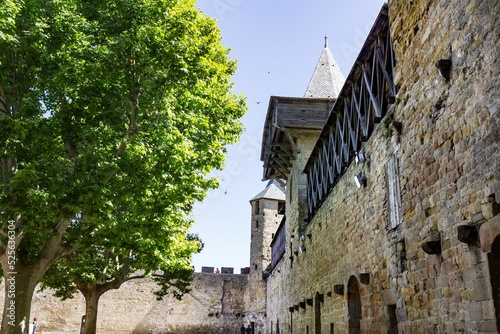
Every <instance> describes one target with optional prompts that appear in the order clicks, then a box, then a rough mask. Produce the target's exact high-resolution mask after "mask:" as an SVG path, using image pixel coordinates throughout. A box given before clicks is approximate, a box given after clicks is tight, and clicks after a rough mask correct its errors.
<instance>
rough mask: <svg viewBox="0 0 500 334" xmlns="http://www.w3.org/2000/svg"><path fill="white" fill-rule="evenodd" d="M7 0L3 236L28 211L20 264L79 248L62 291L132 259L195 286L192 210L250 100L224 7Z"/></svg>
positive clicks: (1, 113)
mask: <svg viewBox="0 0 500 334" xmlns="http://www.w3.org/2000/svg"><path fill="white" fill-rule="evenodd" d="M0 4H5V7H4V8H5V10H2V12H3V14H4V17H2V18H0V158H1V161H2V170H3V173H2V183H1V184H0V188H1V189H0V190H1V191H0V222H1V224H2V225H1V230H0V235H2V237H1V239H0V248H2V247H3V249H4V248H5V245H6V242H7V239H6V237H5V233H4V232H5V231H6V229H7V221H8V220H11V219H15V220H16V236H17V238H18V241H19V244H18V245H17V255H18V259H19V263H20V265H27V266H29V265H34V264H36V263H37V262H38V261H40V260H41V259H42V258H44V257H47V256H52V257H53V260H56V259H57V258H58V257H59V256H61V255H67V256H66V257H65V258H64V259H63V260H61V262H59V263H58V264H57V266H56V267H54V270H55V272H57V277H54V276H51V277H50V278H49V279H48V281H47V282H49V281H50V280H52V281H50V282H52V283H53V284H52V283H50V284H51V285H54V286H59V287H60V288H61V289H60V295H61V296H63V297H69V295H70V294H71V293H72V292H73V291H74V285H73V286H71V285H66V284H63V283H64V279H63V278H66V279H67V280H69V279H70V278H71V280H73V282H74V283H75V284H76V283H77V282H90V281H92V280H96V279H105V280H108V279H111V278H112V277H113V273H114V271H113V270H111V269H110V268H116V267H117V266H118V267H120V264H123V263H125V262H127V261H128V266H129V268H130V270H129V271H128V272H127V273H120V275H123V277H125V276H126V275H128V274H130V272H131V270H137V269H140V268H144V269H145V270H146V271H149V272H152V268H162V269H163V270H164V272H166V273H167V276H166V277H174V278H179V279H178V281H179V282H180V283H179V289H180V290H179V291H182V289H183V288H182V286H183V285H182V282H184V281H183V279H182V278H183V277H188V276H189V275H187V276H186V273H188V272H189V268H188V267H189V262H188V261H189V259H190V256H191V254H192V253H193V252H196V251H198V250H199V246H200V243H199V241H197V240H196V239H195V240H191V239H189V238H188V237H187V230H188V228H189V226H190V225H191V223H192V222H191V220H190V218H189V213H190V211H191V209H192V205H193V204H194V203H195V202H196V201H200V200H202V199H203V198H204V197H205V196H206V193H207V191H208V190H209V189H210V188H214V187H216V186H217V182H216V180H215V179H212V178H209V177H207V175H208V174H209V173H210V172H211V171H212V170H213V169H220V168H222V167H223V162H224V157H225V153H226V149H225V147H226V146H227V145H228V144H231V143H234V142H235V141H237V140H238V138H239V136H240V134H241V131H242V124H241V122H240V118H241V117H242V116H243V114H244V112H245V111H246V106H245V101H244V99H243V98H242V97H241V96H237V95H235V94H234V93H233V92H232V81H231V79H230V78H231V76H232V75H233V74H234V72H235V70H236V63H235V61H234V60H231V59H230V58H229V55H228V52H229V51H228V49H226V48H224V47H223V46H222V45H221V43H220V33H219V30H218V28H217V26H216V24H215V22H214V20H212V19H210V18H207V17H205V16H204V15H203V14H201V13H199V12H198V11H197V10H196V8H195V1H192V0H191V1H180V0H110V1H100V0H90V1H81V0H65V1H54V0H24V1H21V0H12V1H6V0H4V1H3V2H2V1H1V0H0ZM54 240H56V241H57V242H59V243H54ZM49 241H50V242H49ZM56 244H57V245H59V246H61V247H64V249H65V251H64V252H59V253H57V252H50V251H49V250H50V249H51V247H55V246H54V245H56ZM78 249H79V251H78V252H76V253H74V252H75V251H76V250H78ZM44 252H45V253H44ZM69 253H74V254H73V255H71V256H70V255H68V254H69ZM0 254H3V253H0ZM56 254H59V255H56ZM111 254H112V255H113V259H111V256H110V255H111ZM2 256H4V255H2ZM113 261H115V262H113ZM2 263H3V262H2ZM69 264H71V265H69ZM103 269H105V270H106V273H107V274H106V275H105V276H102V273H103ZM4 270H5V268H4ZM116 273H118V270H116ZM164 281H165V282H167V280H164ZM47 284H48V283H47ZM169 284H173V283H169Z"/></svg>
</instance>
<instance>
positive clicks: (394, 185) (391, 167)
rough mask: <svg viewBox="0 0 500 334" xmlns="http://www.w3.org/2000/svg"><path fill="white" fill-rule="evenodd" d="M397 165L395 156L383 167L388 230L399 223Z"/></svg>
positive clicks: (399, 189)
mask: <svg viewBox="0 0 500 334" xmlns="http://www.w3.org/2000/svg"><path fill="white" fill-rule="evenodd" d="M398 165H399V161H398V159H397V157H396V155H395V154H394V155H392V156H391V157H390V159H389V161H387V163H386V165H385V179H386V183H387V211H388V214H389V229H394V228H396V227H397V226H398V225H399V224H400V223H401V188H400V183H399V166H398Z"/></svg>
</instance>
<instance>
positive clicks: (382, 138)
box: [268, 0, 500, 333]
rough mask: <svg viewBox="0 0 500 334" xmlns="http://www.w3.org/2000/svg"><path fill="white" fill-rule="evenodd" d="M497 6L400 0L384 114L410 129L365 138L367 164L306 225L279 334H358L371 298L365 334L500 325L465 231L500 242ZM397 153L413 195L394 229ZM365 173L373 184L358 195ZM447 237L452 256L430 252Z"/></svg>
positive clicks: (274, 294)
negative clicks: (394, 92)
mask: <svg viewBox="0 0 500 334" xmlns="http://www.w3.org/2000/svg"><path fill="white" fill-rule="evenodd" d="M499 8H500V5H499V3H498V2H496V1H488V0H484V1H472V2H463V1H430V0H428V1H412V2H407V1H400V0H398V1H391V2H390V3H389V16H390V19H391V31H392V39H393V43H394V48H395V57H396V59H397V67H396V72H397V76H396V78H395V81H396V84H397V85H398V86H400V90H399V93H398V96H397V102H396V106H395V108H394V109H393V110H392V111H391V113H390V115H388V116H386V117H393V118H394V120H396V121H400V122H402V124H403V130H402V133H401V134H400V135H399V134H398V133H397V132H396V131H395V130H394V129H391V131H390V132H388V126H384V125H383V122H382V123H381V124H378V125H375V131H374V134H373V135H372V137H371V138H370V139H369V140H368V142H367V143H365V144H364V149H365V152H366V154H367V156H368V159H369V161H368V162H365V163H364V164H359V165H358V164H355V163H354V162H353V163H352V164H351V165H350V166H349V168H348V169H347V171H346V173H345V174H344V176H343V177H342V178H341V179H340V181H339V182H338V183H337V185H336V186H335V187H334V188H333V190H332V191H331V193H330V195H329V196H328V198H327V199H326V201H325V202H324V203H323V204H322V206H321V208H320V209H319V210H318V212H317V213H316V215H315V216H314V218H313V219H312V221H311V222H309V224H308V225H307V226H306V229H305V232H304V234H305V235H309V236H308V237H306V238H305V240H304V246H305V249H306V252H305V253H302V254H300V253H299V255H298V256H296V255H295V254H294V250H295V249H293V247H292V249H288V250H287V253H286V255H285V256H284V257H283V260H282V262H281V263H280V264H279V265H278V266H277V267H276V269H275V271H273V273H272V275H271V277H270V278H269V279H268V294H269V296H268V332H269V333H271V332H272V333H277V331H276V328H275V324H276V323H278V322H279V323H280V326H281V329H282V330H284V332H288V331H289V330H290V332H292V331H293V332H294V333H333V331H334V332H335V333H348V332H349V328H351V330H353V328H354V327H355V326H356V324H355V321H353V319H354V318H356V317H357V315H356V314H355V312H354V311H355V309H356V305H357V303H358V302H359V301H360V304H361V307H360V311H361V314H360V315H359V316H360V318H361V319H360V321H359V325H360V330H361V332H363V333H387V332H388V330H392V331H399V332H405V333H457V332H467V333H488V332H489V333H492V332H496V331H497V327H496V323H495V322H496V321H495V308H494V303H493V300H492V291H491V284H490V274H489V266H488V256H487V253H486V252H485V251H483V250H482V249H481V247H480V243H479V242H477V241H475V242H472V243H471V244H467V243H464V242H461V241H459V240H458V232H457V228H458V226H460V225H472V226H474V227H479V226H481V225H483V224H484V225H485V226H486V225H488V226H489V230H488V231H497V232H496V233H497V234H498V224H500V219H499V210H498V205H499V203H500V147H499V143H500V112H499V111H498V105H499V101H500V100H499V92H498V87H499V75H498V73H499V61H498V54H499V52H498V50H499V49H498V45H499V40H498V39H499V34H498V24H497V23H496V18H497V17H498V14H499ZM442 58H443V59H446V58H451V60H452V74H451V79H450V80H449V81H446V80H445V79H444V78H442V77H440V76H439V74H438V69H437V68H436V66H435V63H436V62H437V61H438V60H439V59H442ZM386 124H389V123H386ZM393 156H394V157H396V164H397V166H398V167H399V172H400V174H399V180H400V189H401V197H402V223H401V224H400V225H399V226H398V227H397V228H395V229H391V228H390V227H389V221H388V210H389V208H388V205H387V198H388V197H387V196H388V189H387V181H386V177H387V172H386V165H387V164H388V163H389V162H390V161H391V159H392V157H393ZM302 167H303V166H300V165H296V166H294V170H293V171H292V175H299V173H300V172H301V170H302ZM360 171H363V172H364V174H365V175H366V177H367V186H366V187H365V188H361V189H358V188H356V186H355V185H354V182H353V177H354V175H355V174H357V173H359V172H360ZM295 181H296V180H295V179H294V178H292V179H291V182H292V184H293V183H294V182H295ZM292 191H295V190H292ZM292 203H293V202H292ZM290 210H292V216H291V218H292V219H291V220H292V221H291V222H290V224H291V225H294V224H297V222H296V221H294V220H293V219H294V216H293V214H294V212H295V211H293V210H296V209H294V208H290ZM287 218H288V212H287ZM490 225H491V226H494V227H491V226H490ZM484 234H485V235H488V233H487V232H485V233H484ZM495 236H496V235H493V236H490V237H489V239H491V240H493V239H495ZM436 238H440V239H438V240H440V242H439V243H438V244H439V245H440V247H441V248H442V250H441V252H440V253H438V254H427V253H425V252H424V251H423V249H422V244H423V243H424V242H427V241H432V240H436ZM491 240H490V244H491ZM290 242H292V243H294V242H296V239H290ZM290 256H292V257H294V260H293V262H292V261H290V260H289V257H290ZM356 283H357V286H356ZM283 286H286V291H284V290H283V289H282V287H283ZM335 286H337V287H339V288H343V289H344V291H343V292H342V293H340V294H337V293H336V291H335ZM357 294H359V301H357V298H356V297H357ZM318 296H319V298H318ZM271 324H273V328H271V327H272V326H271Z"/></svg>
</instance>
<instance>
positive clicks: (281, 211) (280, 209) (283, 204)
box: [278, 201, 285, 215]
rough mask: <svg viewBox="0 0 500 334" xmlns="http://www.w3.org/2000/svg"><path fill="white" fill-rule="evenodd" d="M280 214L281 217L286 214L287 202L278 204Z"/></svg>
mask: <svg viewBox="0 0 500 334" xmlns="http://www.w3.org/2000/svg"><path fill="white" fill-rule="evenodd" d="M278 214H280V215H284V214H285V202H284V201H279V202H278Z"/></svg>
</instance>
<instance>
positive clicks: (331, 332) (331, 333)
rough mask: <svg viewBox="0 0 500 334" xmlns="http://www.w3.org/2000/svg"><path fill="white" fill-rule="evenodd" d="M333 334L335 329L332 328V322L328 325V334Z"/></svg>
mask: <svg viewBox="0 0 500 334" xmlns="http://www.w3.org/2000/svg"><path fill="white" fill-rule="evenodd" d="M334 333H335V327H334V326H333V322H331V323H330V334H334Z"/></svg>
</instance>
